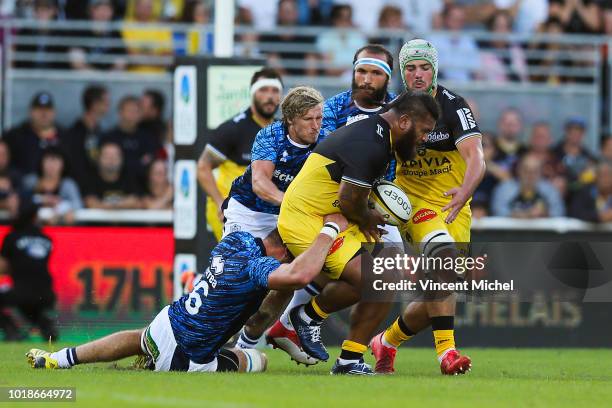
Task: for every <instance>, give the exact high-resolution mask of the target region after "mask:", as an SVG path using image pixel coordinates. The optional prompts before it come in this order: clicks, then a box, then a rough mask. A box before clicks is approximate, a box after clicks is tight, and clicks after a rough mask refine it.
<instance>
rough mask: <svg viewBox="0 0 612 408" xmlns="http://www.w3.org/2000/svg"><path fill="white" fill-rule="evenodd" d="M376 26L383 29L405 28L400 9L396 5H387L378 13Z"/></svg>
mask: <svg viewBox="0 0 612 408" xmlns="http://www.w3.org/2000/svg"><path fill="white" fill-rule="evenodd" d="M378 28H382V29H385V30H405V29H406V25H405V24H404V20H403V16H402V9H401V8H400V7H398V6H391V5H387V6H385V7H383V8H382V10H380V14H379V15H378Z"/></svg>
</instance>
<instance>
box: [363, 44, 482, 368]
mask: <svg viewBox="0 0 612 408" xmlns="http://www.w3.org/2000/svg"><path fill="white" fill-rule="evenodd" d="M400 68H401V70H402V79H403V80H404V85H405V86H406V89H408V90H416V91H425V92H428V93H429V94H431V95H432V96H434V97H435V98H436V101H437V102H438V104H439V105H440V109H441V112H442V116H441V118H440V119H439V120H438V121H437V122H436V127H435V129H434V131H433V132H432V133H430V134H429V135H428V136H427V139H426V141H425V142H424V143H422V144H421V145H420V146H419V147H418V149H417V152H418V155H417V157H416V158H414V159H413V160H406V161H404V162H402V163H398V166H397V179H396V183H397V184H398V185H399V186H400V187H402V189H403V190H404V191H405V192H406V194H408V197H409V198H410V201H411V204H412V213H413V216H412V218H411V220H409V221H408V223H406V225H405V226H404V227H403V228H402V237H404V238H405V239H406V241H407V242H410V243H412V244H413V245H414V246H418V249H419V253H423V254H425V256H440V257H447V256H461V255H467V254H466V251H467V244H468V243H469V242H470V225H471V212H470V206H469V202H470V199H471V197H472V194H473V193H474V190H475V189H476V187H477V186H478V184H479V183H480V180H482V177H483V175H484V171H485V163H484V156H483V152H482V144H481V134H480V130H479V128H478V124H477V123H476V119H475V118H474V115H473V113H472V110H471V109H470V107H469V106H468V104H467V103H466V102H465V100H464V99H463V98H462V97H461V96H459V95H457V94H456V93H454V92H452V91H450V90H448V89H446V88H444V87H443V86H441V85H438V83H437V74H438V53H437V51H436V49H435V48H434V46H433V45H432V44H431V43H430V42H428V41H426V40H422V39H415V40H411V41H409V42H407V43H406V44H404V46H403V47H402V49H401V51H400ZM434 295H435V299H434V300H430V301H415V302H412V303H411V304H409V305H408V307H407V308H406V310H405V311H404V314H403V315H401V316H399V317H398V318H397V319H396V320H395V322H394V323H393V324H392V325H391V326H390V327H389V328H388V329H387V330H386V331H385V332H383V333H380V334H379V335H377V336H375V337H374V339H372V342H371V347H372V352H373V354H374V356H375V357H376V372H377V373H393V371H394V369H393V363H394V360H395V354H396V351H397V347H398V346H399V345H400V344H401V343H402V342H404V341H406V340H408V339H410V338H411V337H412V336H414V335H415V334H416V333H418V332H419V331H421V330H423V329H425V328H426V327H428V326H429V325H431V327H432V331H433V337H434V343H435V347H436V353H437V355H438V360H439V362H440V370H441V371H442V373H443V374H451V375H452V374H463V373H465V372H467V371H468V370H469V369H470V367H471V360H470V359H469V357H466V356H462V355H461V354H459V352H458V351H457V350H456V349H455V336H454V316H455V304H456V295H455V294H454V293H452V292H444V293H443V292H440V293H435V294H434Z"/></svg>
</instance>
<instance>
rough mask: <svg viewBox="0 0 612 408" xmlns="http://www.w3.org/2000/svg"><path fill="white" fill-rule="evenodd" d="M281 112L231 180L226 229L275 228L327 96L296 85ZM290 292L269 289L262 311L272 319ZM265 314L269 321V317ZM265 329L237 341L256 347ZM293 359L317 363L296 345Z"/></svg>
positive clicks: (261, 233)
mask: <svg viewBox="0 0 612 408" xmlns="http://www.w3.org/2000/svg"><path fill="white" fill-rule="evenodd" d="M281 114H282V121H279V122H274V123H273V124H272V125H270V126H267V127H265V128H263V129H262V130H260V131H259V132H258V133H257V136H256V137H255V142H254V143H253V147H252V153H251V164H250V165H249V166H248V167H247V169H246V171H245V172H244V174H243V175H242V176H240V177H238V178H237V179H236V180H234V182H233V183H232V188H231V190H230V194H229V198H228V199H227V201H226V204H224V206H226V207H227V208H225V210H224V216H225V219H226V221H225V225H224V234H229V233H231V232H234V231H247V232H249V233H251V234H252V235H254V236H255V237H259V238H264V237H266V236H267V235H268V234H269V233H270V231H272V230H273V229H275V228H276V223H277V219H278V212H279V208H280V203H281V201H282V200H283V195H284V192H285V190H287V187H288V186H289V184H290V183H291V181H292V180H293V179H294V178H295V176H296V175H297V174H298V172H299V171H300V169H301V168H302V165H303V164H304V162H305V161H306V158H307V157H308V155H309V154H310V153H311V152H312V150H313V148H314V146H315V144H316V142H317V140H318V137H319V132H320V130H321V121H322V118H323V96H321V94H320V93H319V92H318V91H317V90H315V89H313V88H309V87H296V88H293V89H291V90H289V92H288V93H287V96H285V98H284V99H283V101H282V103H281ZM290 296H291V295H290V293H280V292H276V291H272V292H271V293H270V295H269V298H268V299H267V300H266V302H267V303H269V304H270V306H269V307H266V308H264V310H266V311H269V310H272V311H274V313H273V314H270V313H268V314H270V315H272V316H273V317H272V321H273V319H275V318H276V317H277V316H278V313H279V312H280V311H281V310H282V308H283V306H284V305H285V303H286V301H287V299H288V298H289V297H290ZM268 314H266V316H267V315H268ZM259 319H261V314H258V315H257V316H254V317H253V319H250V320H249V322H251V324H253V325H259V324H258V323H256V322H258V321H259ZM265 319H266V320H269V318H268V317H266V318H265ZM268 324H269V323H268ZM248 326H249V324H248V325H247V327H248ZM266 327H267V326H264V327H263V329H262V332H263V330H265V328H266ZM262 332H260V333H258V334H256V335H249V334H250V333H245V332H244V331H243V332H242V333H241V335H240V337H239V338H238V341H237V346H238V347H241V348H251V347H254V346H255V345H256V344H257V342H258V339H259V337H260V336H261V334H262ZM293 358H295V359H296V361H298V362H301V363H304V364H313V363H315V361H313V360H312V359H311V358H310V357H308V355H307V354H306V353H304V352H302V351H300V350H296V352H295V353H294V354H293Z"/></svg>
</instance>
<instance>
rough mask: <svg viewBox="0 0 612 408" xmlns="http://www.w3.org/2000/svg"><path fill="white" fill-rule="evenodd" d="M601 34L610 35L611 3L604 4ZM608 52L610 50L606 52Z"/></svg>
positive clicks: (611, 20) (611, 22)
mask: <svg viewBox="0 0 612 408" xmlns="http://www.w3.org/2000/svg"><path fill="white" fill-rule="evenodd" d="M603 32H604V34H606V35H612V3H611V2H607V3H606V4H605V10H604V18H603ZM608 52H610V50H608Z"/></svg>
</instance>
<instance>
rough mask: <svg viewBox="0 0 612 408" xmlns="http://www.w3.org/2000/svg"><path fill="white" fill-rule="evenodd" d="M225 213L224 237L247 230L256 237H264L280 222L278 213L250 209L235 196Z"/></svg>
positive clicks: (228, 203)
mask: <svg viewBox="0 0 612 408" xmlns="http://www.w3.org/2000/svg"><path fill="white" fill-rule="evenodd" d="M223 215H224V216H225V220H226V221H225V224H224V225H223V237H225V236H226V235H228V234H230V233H232V232H236V231H245V232H248V233H250V234H251V235H253V236H254V237H255V238H261V239H264V238H266V237H267V236H268V235H269V234H270V233H271V232H272V230H274V228H276V225H277V224H278V215H276V214H266V213H261V212H257V211H253V210H250V209H248V208H247V207H245V206H244V205H242V204H240V203H239V202H238V201H237V200H235V199H233V198H230V199H229V201H228V202H227V208H226V209H225V211H223Z"/></svg>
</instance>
